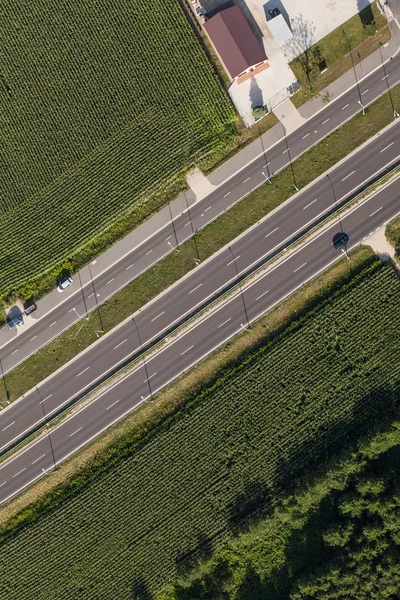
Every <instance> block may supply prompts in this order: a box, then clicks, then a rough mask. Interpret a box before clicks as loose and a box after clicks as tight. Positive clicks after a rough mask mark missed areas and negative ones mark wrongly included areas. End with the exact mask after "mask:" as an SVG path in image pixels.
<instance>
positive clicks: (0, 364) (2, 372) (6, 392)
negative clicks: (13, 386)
mask: <svg viewBox="0 0 400 600" xmlns="http://www.w3.org/2000/svg"><path fill="white" fill-rule="evenodd" d="M0 369H1V376H2V379H3V384H4V391H5V394H6V402H7V404H10V400H9V398H10V392H9V391H8V387H7V383H6V376H5V373H4V370H3V363H2V361H1V358H0Z"/></svg>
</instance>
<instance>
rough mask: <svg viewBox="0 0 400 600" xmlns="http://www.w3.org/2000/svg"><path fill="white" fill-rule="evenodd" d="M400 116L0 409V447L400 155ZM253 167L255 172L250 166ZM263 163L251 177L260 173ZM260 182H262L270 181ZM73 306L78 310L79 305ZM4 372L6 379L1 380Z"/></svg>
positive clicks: (195, 308)
mask: <svg viewBox="0 0 400 600" xmlns="http://www.w3.org/2000/svg"><path fill="white" fill-rule="evenodd" d="M399 133H400V121H399V122H398V123H395V124H394V125H393V126H392V127H390V128H389V129H387V130H386V131H385V132H384V133H382V134H381V135H379V136H378V137H377V138H376V139H374V140H373V141H371V142H370V143H369V144H368V145H366V146H364V147H363V148H362V149H360V150H359V151H358V152H356V153H355V154H353V155H352V156H351V157H349V158H348V159H347V160H345V161H344V162H342V163H341V164H340V165H339V166H337V167H336V168H335V169H334V170H333V171H332V172H331V174H330V176H329V178H328V177H327V176H325V177H323V178H321V179H319V180H318V181H316V182H315V183H314V184H313V185H311V186H309V187H308V188H307V189H305V190H304V191H302V192H301V193H300V194H299V195H298V196H297V197H296V198H295V199H294V200H292V201H291V202H288V203H286V204H285V205H284V206H283V207H281V208H280V209H278V210H277V211H275V212H274V213H272V214H271V215H269V216H268V217H267V218H265V219H264V220H263V221H261V222H260V223H259V224H258V225H256V226H255V227H253V228H251V229H250V230H249V231H247V232H245V234H243V235H242V236H241V237H240V238H238V239H237V240H236V241H235V242H234V243H232V244H231V246H230V247H229V248H225V249H224V250H223V251H221V252H219V253H217V254H216V255H214V256H212V257H211V258H210V259H208V260H207V261H205V262H204V263H203V264H201V265H200V266H199V267H198V268H197V269H195V270H193V271H191V272H190V273H189V274H188V275H187V276H186V277H184V278H182V279H181V280H179V281H178V282H177V283H176V284H175V285H174V286H172V287H171V288H169V289H168V290H167V291H166V292H165V293H164V294H163V295H161V296H160V297H158V298H157V299H156V300H155V301H153V302H151V303H149V304H148V305H146V306H145V307H144V308H143V309H142V310H141V311H139V312H138V313H137V314H136V315H135V317H134V319H131V318H129V319H128V320H126V321H125V322H124V323H123V324H122V325H121V326H119V327H117V328H115V329H114V330H112V331H111V332H110V333H109V334H108V335H107V336H105V337H103V338H101V339H100V340H99V341H98V342H97V343H95V344H93V345H92V346H90V347H89V348H88V349H87V350H86V351H85V352H84V353H82V354H81V355H79V356H78V357H76V358H75V359H73V360H72V361H71V362H69V363H68V364H67V365H65V367H63V368H61V369H60V370H59V371H57V372H56V373H55V374H54V375H53V376H52V377H50V378H48V379H47V380H45V381H43V382H41V383H40V384H39V385H38V386H37V387H36V388H35V389H33V390H31V392H29V393H27V394H26V395H25V396H24V397H22V398H21V399H19V400H17V401H16V402H14V403H13V404H11V405H10V406H8V407H7V408H6V409H4V410H3V411H2V412H1V414H0V451H4V450H6V449H7V448H9V447H10V445H11V444H12V443H15V442H16V441H17V440H19V439H21V438H22V437H23V436H24V435H26V434H27V433H28V432H30V431H32V430H33V429H34V428H35V427H37V426H38V425H39V424H41V423H43V422H44V419H45V417H49V416H50V415H52V414H55V413H56V412H57V411H59V410H60V409H61V408H62V407H63V406H65V405H67V404H68V403H69V402H70V401H71V399H73V398H75V397H76V396H78V395H79V394H82V393H83V392H84V390H86V389H88V388H89V386H91V385H93V383H94V382H96V381H98V380H99V379H101V378H102V377H103V376H104V375H105V374H106V373H108V372H110V371H111V370H113V369H115V367H116V366H117V365H118V364H121V363H122V362H124V361H125V360H127V358H128V357H129V356H132V355H133V354H134V353H135V352H137V351H140V348H141V346H142V345H146V344H148V343H149V342H150V341H154V340H155V339H158V338H160V337H162V335H164V334H165V333H166V332H167V331H171V329H173V328H174V327H176V326H177V325H178V324H179V323H181V322H182V320H183V318H184V317H185V316H187V315H189V314H193V312H194V311H198V310H200V308H201V307H202V306H204V305H205V304H206V303H207V302H208V301H209V300H210V299H212V298H213V297H215V295H216V293H217V292H219V291H221V290H224V289H226V288H227V286H228V285H229V284H231V283H232V282H233V281H234V280H235V279H237V277H238V275H240V274H242V273H244V272H246V271H247V270H248V269H249V267H250V266H252V265H255V264H258V263H259V262H260V260H261V259H263V258H264V257H266V256H267V257H268V256H272V255H273V254H274V252H276V251H277V250H278V249H280V248H283V247H285V246H286V244H288V243H289V241H290V240H292V239H293V237H294V236H295V235H296V232H299V231H304V230H306V228H307V227H309V226H310V224H311V223H314V222H315V219H316V218H317V217H318V216H320V215H323V214H326V213H328V212H329V211H330V210H333V209H334V208H335V204H336V202H340V200H341V199H342V198H344V197H346V195H347V194H348V193H349V192H351V191H352V190H354V189H358V188H359V187H360V185H361V184H362V183H363V182H364V181H365V180H366V179H368V178H369V177H370V176H372V175H373V174H374V173H376V172H378V171H380V170H381V169H382V168H384V167H385V165H387V164H388V163H389V162H391V161H393V160H400V135H399ZM256 167H258V172H257V171H256V170H255V169H256ZM262 173H263V169H262V165H254V171H253V170H252V171H251V176H252V178H253V179H254V180H255V181H258V180H260V179H262V178H263V174H262ZM268 185H269V184H268V183H265V186H268ZM77 310H78V311H80V310H82V306H81V305H80V304H78V306H77ZM6 381H7V377H6V378H5V382H6Z"/></svg>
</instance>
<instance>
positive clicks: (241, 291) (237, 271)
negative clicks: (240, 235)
mask: <svg viewBox="0 0 400 600" xmlns="http://www.w3.org/2000/svg"><path fill="white" fill-rule="evenodd" d="M229 250H230V252H231V254H232V258H233V263H234V265H235V269H236V276H237V278H238V279H239V270H238V268H237V264H236V256H235V255H234V253H233V250H232V248H231V247H230V246H229ZM238 283H239V290H240V295H241V297H242V302H243V308H244V314H245V315H246V323H247V329H249V328H250V322H249V315H248V314H247V308H246V302H245V301H244V295H243V290H242V284H241V283H240V281H238ZM240 325H241V326H242V327H243V329H246V327H244V326H243V325H242V323H240Z"/></svg>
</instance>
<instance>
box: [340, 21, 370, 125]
mask: <svg viewBox="0 0 400 600" xmlns="http://www.w3.org/2000/svg"><path fill="white" fill-rule="evenodd" d="M342 33H343V35H344V37H345V39H346V43H347V47H348V49H349V53H350V58H351V64H352V65H353V71H354V77H355V80H356V85H357V90H358V97H359V100H358V104H359V105H360V106H361V108H362V114H363V115H365V107H364V104H363V102H362V96H361V90H360V86H359V84H358V77H357V71H356V66H355V64H354V59H353V52H352V49H351V45H350V42H349V38H348V37H347V35H346V32H345V30H344V29H342Z"/></svg>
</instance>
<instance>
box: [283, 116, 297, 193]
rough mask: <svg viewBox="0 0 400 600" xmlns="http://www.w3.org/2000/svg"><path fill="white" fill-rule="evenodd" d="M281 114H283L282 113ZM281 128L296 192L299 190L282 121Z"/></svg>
mask: <svg viewBox="0 0 400 600" xmlns="http://www.w3.org/2000/svg"><path fill="white" fill-rule="evenodd" d="M282 116H283V115H282ZM282 128H283V136H284V138H285V144H286V152H287V153H288V155H289V164H290V168H291V170H292V177H293V187H294V189H295V190H296V192H298V191H299V188H298V187H297V182H296V177H295V174H294V168H293V163H292V157H291V155H290V148H289V144H288V141H287V136H286V127H285V126H284V124H283V123H282Z"/></svg>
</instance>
